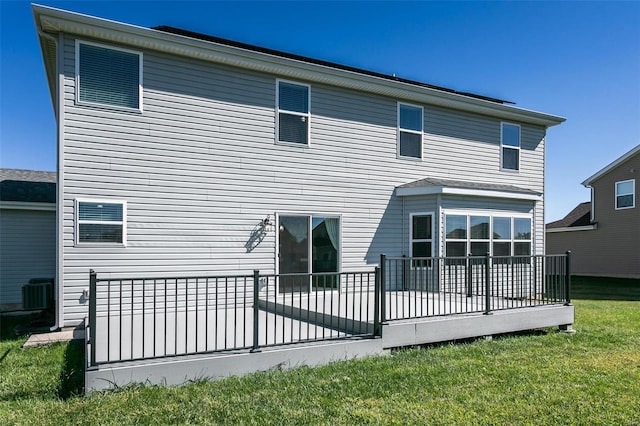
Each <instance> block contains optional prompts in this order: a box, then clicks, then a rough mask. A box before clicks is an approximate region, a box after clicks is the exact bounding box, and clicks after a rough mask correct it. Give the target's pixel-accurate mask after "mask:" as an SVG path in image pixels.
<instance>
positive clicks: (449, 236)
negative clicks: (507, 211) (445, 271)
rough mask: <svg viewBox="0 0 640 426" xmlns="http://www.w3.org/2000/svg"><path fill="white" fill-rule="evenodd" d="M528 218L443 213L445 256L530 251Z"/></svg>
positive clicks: (507, 253)
mask: <svg viewBox="0 0 640 426" xmlns="http://www.w3.org/2000/svg"><path fill="white" fill-rule="evenodd" d="M531 235H532V233H531V218H528V217H527V218H525V217H508V216H488V215H465V214H446V215H445V255H446V256H447V257H462V256H467V255H469V254H471V255H472V256H484V255H486V254H487V253H489V254H491V255H492V256H528V255H531V241H532V240H531Z"/></svg>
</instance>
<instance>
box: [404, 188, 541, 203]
mask: <svg viewBox="0 0 640 426" xmlns="http://www.w3.org/2000/svg"><path fill="white" fill-rule="evenodd" d="M434 194H445V195H467V196H471V197H488V198H506V199H511V200H529V201H540V200H542V195H540V194H524V193H518V192H507V191H498V190H492V189H470V188H451V187H446V186H422V187H406V188H396V195H397V196H398V197H407V196H411V195H434Z"/></svg>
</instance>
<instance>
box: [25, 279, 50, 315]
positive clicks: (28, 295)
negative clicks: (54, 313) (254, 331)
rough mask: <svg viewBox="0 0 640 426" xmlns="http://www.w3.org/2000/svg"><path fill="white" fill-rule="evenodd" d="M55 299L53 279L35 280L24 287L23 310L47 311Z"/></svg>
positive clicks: (31, 280)
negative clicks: (53, 298)
mask: <svg viewBox="0 0 640 426" xmlns="http://www.w3.org/2000/svg"><path fill="white" fill-rule="evenodd" d="M52 297H53V278H33V279H30V280H29V284H25V285H23V286H22V309H47V308H49V307H50V305H51V299H52Z"/></svg>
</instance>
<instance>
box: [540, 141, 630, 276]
mask: <svg viewBox="0 0 640 426" xmlns="http://www.w3.org/2000/svg"><path fill="white" fill-rule="evenodd" d="M639 178H640V145H638V146H636V147H635V148H633V149H632V150H631V151H629V152H627V153H626V154H624V155H623V156H621V157H620V158H618V159H617V160H615V161H614V162H612V163H611V164H609V165H608V166H606V167H604V168H603V169H602V170H600V171H598V172H597V173H596V174H594V175H593V176H591V177H589V178H588V179H586V180H585V181H584V182H582V184H583V185H584V186H586V187H587V188H591V202H586V203H581V204H579V205H578V206H577V207H576V208H575V209H573V210H572V211H571V212H570V213H569V214H568V215H567V216H566V217H565V218H564V219H561V220H558V221H555V222H551V223H549V224H547V232H546V233H547V253H562V252H565V251H567V250H570V251H571V252H572V256H571V258H572V263H571V265H572V271H573V273H574V274H576V275H592V276H607V277H623V278H640V206H639V205H638V197H639V196H640V189H639V185H638V179H639Z"/></svg>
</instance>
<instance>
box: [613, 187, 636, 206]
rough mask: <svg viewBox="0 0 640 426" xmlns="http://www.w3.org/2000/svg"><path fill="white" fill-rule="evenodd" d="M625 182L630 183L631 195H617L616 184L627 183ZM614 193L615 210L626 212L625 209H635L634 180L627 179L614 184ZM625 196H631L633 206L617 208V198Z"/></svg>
mask: <svg viewBox="0 0 640 426" xmlns="http://www.w3.org/2000/svg"><path fill="white" fill-rule="evenodd" d="M627 182H631V193H630V194H622V195H618V184H619V183H627ZM614 193H615V196H614V197H615V199H614V203H615V204H614V206H615V208H616V210H627V209H634V208H635V207H636V180H635V179H627V180H620V181H618V182H616V183H614ZM625 195H632V196H633V198H632V200H633V204H631V205H630V206H626V207H618V197H623V196H625Z"/></svg>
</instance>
